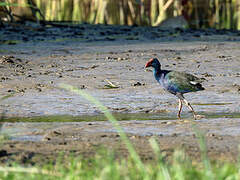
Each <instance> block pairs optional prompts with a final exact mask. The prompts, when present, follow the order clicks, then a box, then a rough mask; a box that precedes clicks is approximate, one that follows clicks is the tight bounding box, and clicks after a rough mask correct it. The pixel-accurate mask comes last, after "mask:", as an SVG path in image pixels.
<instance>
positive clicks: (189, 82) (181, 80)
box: [166, 71, 203, 93]
mask: <svg viewBox="0 0 240 180" xmlns="http://www.w3.org/2000/svg"><path fill="white" fill-rule="evenodd" d="M166 79H167V81H168V86H169V88H174V89H175V91H177V92H182V93H186V92H192V91H198V90H200V89H201V88H202V86H201V84H200V83H201V82H202V81H203V79H200V78H198V77H196V76H193V75H191V74H187V73H184V72H177V71H171V72H169V73H168V74H166Z"/></svg>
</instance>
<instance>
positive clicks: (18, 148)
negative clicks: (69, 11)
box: [0, 25, 240, 164]
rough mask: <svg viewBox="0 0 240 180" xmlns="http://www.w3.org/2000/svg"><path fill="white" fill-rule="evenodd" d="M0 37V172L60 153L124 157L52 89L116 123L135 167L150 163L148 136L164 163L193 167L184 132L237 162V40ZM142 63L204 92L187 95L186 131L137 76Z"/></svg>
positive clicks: (101, 128) (111, 29)
mask: <svg viewBox="0 0 240 180" xmlns="http://www.w3.org/2000/svg"><path fill="white" fill-rule="evenodd" d="M17 30H18V31H17ZM23 32H24V33H23ZM0 33H1V38H2V39H1V43H2V44H1V45H0V48H1V49H0V55H1V57H0V69H1V72H0V87H1V91H0V95H1V97H3V96H7V95H12V96H11V97H9V98H7V99H5V100H3V101H1V104H0V110H1V112H2V114H3V120H2V121H3V122H2V133H4V134H7V136H9V139H8V140H6V141H5V142H4V144H3V145H2V146H1V153H0V161H1V162H7V161H10V160H16V161H20V162H21V163H27V162H31V163H33V164H34V163H38V160H39V158H42V157H46V159H45V160H51V159H53V158H54V157H56V154H58V153H59V152H61V151H63V152H65V154H66V155H67V154H69V153H76V154H81V155H83V156H92V155H93V154H94V153H95V152H96V149H98V148H99V147H101V146H106V147H112V148H113V149H117V150H118V151H119V152H120V154H123V155H126V154H127V152H126V149H125V147H124V145H122V144H121V142H120V138H119V136H118V135H117V132H116V131H115V129H114V128H113V127H112V126H111V124H110V123H108V122H106V119H104V118H103V117H102V116H99V114H100V112H99V110H98V109H97V108H96V106H95V105H92V104H90V103H89V102H87V101H86V100H84V99H83V98H82V97H79V96H78V95H76V94H73V93H71V92H66V91H64V90H62V89H60V88H59V86H58V85H59V84H60V83H67V84H70V85H73V86H75V87H78V88H80V89H84V90H86V91H88V92H89V93H90V94H91V95H93V96H94V97H96V98H97V99H99V100H100V101H101V102H102V103H103V104H104V105H105V106H106V107H108V108H109V110H110V111H112V112H113V113H117V114H118V115H116V116H117V117H118V118H119V120H121V125H122V126H123V128H124V130H125V131H126V133H127V134H128V136H129V138H130V139H131V141H132V142H133V144H135V146H136V147H137V149H138V150H139V153H140V154H141V157H142V158H143V159H146V160H150V159H151V158H152V152H151V148H149V143H148V139H149V138H150V137H152V136H156V139H157V140H158V142H159V144H160V146H161V149H162V150H163V151H165V152H166V153H167V154H171V153H172V152H173V151H174V149H176V148H184V149H185V150H186V151H187V153H188V154H189V155H190V156H191V157H193V158H194V159H199V158H200V157H199V148H198V143H197V138H196V135H195V130H194V129H193V124H195V125H196V127H197V129H200V130H202V131H203V133H204V134H205V135H206V138H207V143H208V152H209V156H210V157H211V158H212V159H222V160H230V161H235V160H236V159H237V155H238V148H237V147H238V145H239V129H240V124H239V121H240V109H239V107H240V106H239V105H240V104H239V92H240V80H239V76H240V73H239V67H240V43H239V40H240V36H239V35H240V33H239V32H238V31H226V30H222V31H218V30H181V29H175V30H171V31H165V30H161V29H158V28H144V27H132V28H130V27H115V26H91V25H81V26H79V27H78V26H77V27H71V28H53V27H49V28H46V29H40V31H39V29H38V31H37V30H32V31H30V30H29V31H26V30H24V29H23V30H21V29H16V28H15V29H14V28H12V27H11V28H10V27H6V28H5V29H3V30H2V29H1V32H0ZM151 57H158V58H159V60H160V61H161V64H162V68H164V69H173V70H178V71H185V72H188V73H192V74H195V75H196V76H198V77H202V78H205V79H206V81H205V82H204V83H203V86H204V87H205V88H206V90H205V91H201V92H197V93H191V94H187V95H186V98H187V99H188V100H189V101H190V102H191V103H192V104H193V106H194V108H195V110H196V111H197V112H198V113H199V114H201V115H204V116H205V117H204V118H202V119H200V120H197V121H194V122H193V120H192V117H191V113H189V112H188V109H186V108H184V109H183V112H184V113H183V120H185V121H182V122H179V121H178V120H177V119H176V113H177V99H176V98H175V97H174V96H172V95H170V94H168V93H166V92H164V91H163V89H162V88H161V87H159V85H158V84H157V83H156V82H155V81H154V79H153V76H152V72H149V71H146V70H145V69H144V65H145V62H146V61H147V60H148V59H149V58H151ZM111 84H113V85H114V86H112V85H111ZM119 114H120V115H119ZM89 115H90V116H89ZM46 117H48V118H46ZM65 117H66V118H65ZM124 120H125V121H124ZM41 121H45V122H41ZM46 121H47V122H48V123H47V122H46ZM53 121H54V122H53ZM66 121H67V122H66ZM73 121H74V122H73ZM57 122H59V123H57ZM194 127H195V126H194Z"/></svg>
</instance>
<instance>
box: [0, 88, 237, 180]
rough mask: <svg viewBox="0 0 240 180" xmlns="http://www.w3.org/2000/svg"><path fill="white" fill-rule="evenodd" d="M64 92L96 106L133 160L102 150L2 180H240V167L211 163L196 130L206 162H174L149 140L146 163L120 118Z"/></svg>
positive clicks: (18, 170)
mask: <svg viewBox="0 0 240 180" xmlns="http://www.w3.org/2000/svg"><path fill="white" fill-rule="evenodd" d="M60 86H61V87H62V88H64V89H66V90H68V91H70V92H74V93H77V94H79V95H81V96H83V97H84V98H86V99H87V100H89V101H90V102H92V103H94V104H95V105H96V106H97V107H98V108H99V109H100V110H101V111H102V112H103V113H104V115H105V116H106V117H107V119H108V120H109V121H110V122H111V123H112V124H113V125H114V126H115V128H116V129H117V130H118V133H119V135H120V137H121V140H122V142H123V143H125V145H126V147H127V149H128V152H129V157H128V158H119V157H118V158H116V155H115V153H114V152H113V151H110V150H102V151H99V152H98V153H96V155H95V156H93V157H91V158H87V159H86V158H83V157H74V156H73V157H71V158H69V159H68V160H66V159H64V160H62V159H59V160H58V161H57V163H56V164H55V165H51V164H46V165H45V166H43V167H22V166H19V165H14V166H0V179H24V180H25V179H34V180H35V179H44V180H45V179H54V180H56V179H64V180H65V179H69V180H71V179H73V180H75V179H76V180H77V179H83V180H85V179H99V180H108V179H109V180H115V179H116V180H122V179H126V180H131V179H137V180H139V179H144V180H155V179H159V180H162V179H163V180H170V179H174V180H185V179H186V180H188V179H189V180H192V179H194V180H196V179H197V180H198V179H200V180H208V179H209V180H212V179H214V180H215V179H216V180H223V179H227V180H235V179H236V180H237V179H240V171H239V170H240V164H239V163H222V162H214V163H213V162H210V161H209V159H208V156H207V148H206V145H205V139H204V136H203V134H201V132H200V131H198V130H197V129H196V127H195V126H194V125H193V128H194V129H195V132H196V136H197V138H198V142H199V146H200V150H201V155H202V162H199V163H197V164H196V163H193V162H192V161H191V160H190V158H188V157H187V155H186V154H185V153H184V152H183V151H181V150H176V151H175V152H174V154H173V156H172V158H171V159H168V160H166V157H165V156H164V154H163V153H162V152H161V149H160V147H159V145H158V144H157V142H156V141H155V139H154V138H151V139H150V140H149V143H150V145H151V147H152V150H153V152H154V153H155V158H154V159H153V160H152V161H149V162H143V161H142V160H141V159H140V157H139V155H138V154H137V152H136V151H135V149H134V147H133V145H132V144H131V143H130V141H129V139H128V138H127V136H126V134H125V133H124V132H123V130H122V128H121V127H120V125H119V123H118V121H117V120H116V118H115V117H114V116H113V115H112V114H111V113H110V112H109V111H108V109H107V108H106V107H105V106H103V105H102V104H101V103H100V102H99V101H97V100H96V99H95V98H93V97H92V96H91V95H89V94H88V93H86V92H85V91H82V90H79V89H76V88H74V87H72V86H69V85H65V84H62V85H60Z"/></svg>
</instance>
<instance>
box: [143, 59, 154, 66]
mask: <svg viewBox="0 0 240 180" xmlns="http://www.w3.org/2000/svg"><path fill="white" fill-rule="evenodd" d="M152 60H153V59H150V60H149V61H148V62H147V63H146V65H145V68H147V67H150V66H151V65H152Z"/></svg>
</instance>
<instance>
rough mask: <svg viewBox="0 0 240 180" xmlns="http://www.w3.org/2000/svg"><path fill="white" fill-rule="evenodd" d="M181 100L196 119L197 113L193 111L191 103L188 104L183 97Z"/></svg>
mask: <svg viewBox="0 0 240 180" xmlns="http://www.w3.org/2000/svg"><path fill="white" fill-rule="evenodd" d="M183 101H184V102H185V104H186V105H187V107H188V108H189V109H190V110H191V112H192V113H193V117H194V119H195V120H196V119H197V114H196V113H195V111H194V110H193V108H192V106H191V104H190V103H189V102H188V101H187V100H186V99H183Z"/></svg>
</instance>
